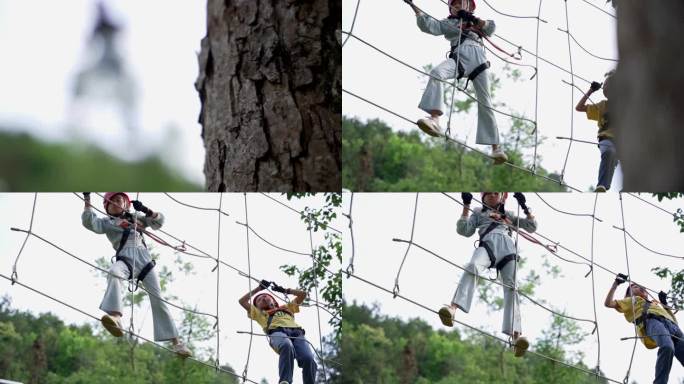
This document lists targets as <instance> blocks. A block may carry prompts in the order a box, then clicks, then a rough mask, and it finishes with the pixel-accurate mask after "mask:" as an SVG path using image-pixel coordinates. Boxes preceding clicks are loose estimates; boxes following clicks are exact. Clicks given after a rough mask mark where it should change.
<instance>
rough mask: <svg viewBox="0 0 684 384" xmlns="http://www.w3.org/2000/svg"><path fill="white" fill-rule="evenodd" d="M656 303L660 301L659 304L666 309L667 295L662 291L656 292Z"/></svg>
mask: <svg viewBox="0 0 684 384" xmlns="http://www.w3.org/2000/svg"><path fill="white" fill-rule="evenodd" d="M658 301H660V304H662V305H663V306H664V307H667V293H665V292H663V291H660V292H658Z"/></svg>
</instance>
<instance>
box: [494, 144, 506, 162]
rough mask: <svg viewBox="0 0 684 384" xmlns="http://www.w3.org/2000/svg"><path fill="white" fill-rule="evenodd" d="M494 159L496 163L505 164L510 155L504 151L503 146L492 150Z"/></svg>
mask: <svg viewBox="0 0 684 384" xmlns="http://www.w3.org/2000/svg"><path fill="white" fill-rule="evenodd" d="M492 159H494V164H497V165H498V164H503V163H505V162H507V161H508V156H506V154H505V153H504V151H503V150H502V149H501V147H499V148H497V149H496V150H492Z"/></svg>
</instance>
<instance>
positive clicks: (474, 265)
mask: <svg viewBox="0 0 684 384" xmlns="http://www.w3.org/2000/svg"><path fill="white" fill-rule="evenodd" d="M504 256H506V255H504V254H503V253H502V254H500V255H499V254H496V262H497V263H498V262H499V261H500V260H501V259H502V258H503V257H504ZM490 265H491V260H490V259H489V256H488V255H487V251H486V250H485V249H484V248H483V247H478V248H476V249H475V252H474V253H473V257H472V259H471V260H470V263H468V264H466V266H465V269H466V272H464V273H463V276H462V277H461V281H460V282H459V283H458V288H456V293H455V294H454V297H453V299H452V300H451V302H452V303H453V304H456V305H457V306H458V307H459V308H460V309H462V310H463V311H464V312H466V313H468V312H470V305H471V304H472V302H473V295H474V294H475V289H476V288H477V279H478V278H479V277H481V276H484V274H485V273H486V271H487V270H488V268H489V266H490ZM514 274H515V262H513V261H509V262H508V263H507V264H506V266H504V267H503V269H502V270H501V271H500V273H499V278H500V281H501V282H502V283H504V284H506V285H508V286H510V287H513V286H514V276H513V275H514ZM514 308H515V310H514ZM501 331H502V332H503V333H505V334H507V335H511V336H512V334H513V332H522V330H521V326H520V300H519V297H518V294H517V292H516V293H514V292H513V289H511V288H507V287H504V317H503V322H502V326H501Z"/></svg>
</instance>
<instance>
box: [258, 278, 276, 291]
mask: <svg viewBox="0 0 684 384" xmlns="http://www.w3.org/2000/svg"><path fill="white" fill-rule="evenodd" d="M271 284H273V283H272V282H270V281H268V280H261V282H260V283H259V288H261V289H268V287H270V286H271Z"/></svg>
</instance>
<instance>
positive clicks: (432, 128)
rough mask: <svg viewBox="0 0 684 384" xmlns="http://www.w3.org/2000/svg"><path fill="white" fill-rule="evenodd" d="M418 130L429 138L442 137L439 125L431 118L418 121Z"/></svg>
mask: <svg viewBox="0 0 684 384" xmlns="http://www.w3.org/2000/svg"><path fill="white" fill-rule="evenodd" d="M418 128H420V129H421V130H422V131H423V132H425V133H427V134H428V135H430V136H433V137H439V136H442V129H441V128H440V127H439V123H438V122H437V121H436V120H435V119H433V118H431V117H426V118H423V119H420V120H418Z"/></svg>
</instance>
